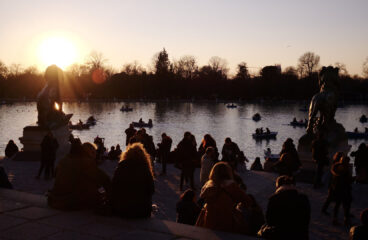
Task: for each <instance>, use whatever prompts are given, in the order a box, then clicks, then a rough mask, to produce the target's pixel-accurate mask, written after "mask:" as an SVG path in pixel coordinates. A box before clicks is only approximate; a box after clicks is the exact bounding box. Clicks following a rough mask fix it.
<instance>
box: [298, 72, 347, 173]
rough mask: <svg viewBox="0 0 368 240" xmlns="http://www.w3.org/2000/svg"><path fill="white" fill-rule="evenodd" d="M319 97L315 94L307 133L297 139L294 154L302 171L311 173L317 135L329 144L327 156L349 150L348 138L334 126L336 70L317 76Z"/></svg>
mask: <svg viewBox="0 0 368 240" xmlns="http://www.w3.org/2000/svg"><path fill="white" fill-rule="evenodd" d="M318 84H319V88H320V91H319V93H316V94H315V95H314V96H313V98H312V100H311V102H310V106H309V121H308V126H307V133H306V134H305V135H303V136H302V137H301V138H300V139H299V144H298V152H299V156H300V159H301V160H302V163H303V168H304V169H311V168H312V169H314V167H315V166H314V162H313V160H312V149H311V146H312V141H313V140H314V138H315V136H316V135H317V134H318V133H319V132H323V136H324V137H325V139H326V140H327V141H328V143H329V154H330V155H331V156H332V155H333V154H334V153H335V152H337V151H341V152H345V153H347V152H348V151H349V150H350V147H351V146H349V145H348V137H347V134H346V132H345V128H344V126H343V125H342V124H340V123H338V122H336V120H335V112H336V108H337V103H338V99H339V85H340V84H339V69H338V68H334V67H331V66H329V67H323V68H322V70H321V71H320V73H319V81H318Z"/></svg>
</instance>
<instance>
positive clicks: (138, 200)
mask: <svg viewBox="0 0 368 240" xmlns="http://www.w3.org/2000/svg"><path fill="white" fill-rule="evenodd" d="M154 191H155V187H154V182H153V176H152V175H151V172H150V171H149V170H148V168H147V169H145V167H144V166H142V165H141V163H140V162H138V161H135V160H134V159H127V160H123V161H121V162H120V163H119V164H118V166H117V168H116V170H115V173H114V176H113V178H112V192H111V204H112V209H113V213H115V214H116V215H119V216H122V217H128V218H144V217H150V216H151V211H152V195H153V193H154Z"/></svg>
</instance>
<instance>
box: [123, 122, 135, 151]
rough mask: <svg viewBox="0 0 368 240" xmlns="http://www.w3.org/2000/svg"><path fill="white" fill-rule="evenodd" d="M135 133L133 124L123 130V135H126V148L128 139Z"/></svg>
mask: <svg viewBox="0 0 368 240" xmlns="http://www.w3.org/2000/svg"><path fill="white" fill-rule="evenodd" d="M136 132H137V130H135V129H134V126H133V124H130V125H129V128H127V129H125V134H126V140H125V145H126V146H128V144H129V140H130V138H131V137H133V136H134V135H135V133H136Z"/></svg>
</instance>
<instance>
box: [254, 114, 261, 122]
mask: <svg viewBox="0 0 368 240" xmlns="http://www.w3.org/2000/svg"><path fill="white" fill-rule="evenodd" d="M252 119H253V121H256V122H258V121H259V120H261V114H259V113H256V114H254V115H253V117H252Z"/></svg>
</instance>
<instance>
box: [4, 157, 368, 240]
mask: <svg viewBox="0 0 368 240" xmlns="http://www.w3.org/2000/svg"><path fill="white" fill-rule="evenodd" d="M3 165H4V167H5V170H6V171H7V173H8V174H9V178H10V180H11V182H12V183H13V185H14V188H15V189H17V190H21V191H25V192H31V193H36V194H45V193H46V192H47V190H48V189H50V188H51V187H52V185H53V181H52V180H50V181H45V180H42V179H41V180H38V179H35V177H34V176H35V175H36V173H37V170H38V167H39V163H38V162H15V161H10V160H4V161H3ZM115 166H116V162H111V161H107V162H105V163H104V164H102V165H101V166H100V167H101V168H102V169H104V170H105V171H106V172H107V173H108V174H109V175H110V176H111V175H112V173H113V171H114V168H115ZM159 170H160V166H155V172H156V173H159ZM168 173H169V174H168V175H167V176H163V177H162V176H157V177H156V180H155V188H156V192H155V194H154V197H153V202H154V203H155V204H157V206H158V210H157V212H155V213H154V216H153V218H154V219H156V220H157V219H163V220H170V221H175V218H176V212H175V204H176V202H177V201H178V198H179V195H180V193H181V192H180V191H179V171H178V170H177V169H175V168H174V167H173V166H169V167H168ZM156 175H158V174H156ZM195 176H196V177H195V181H196V183H199V172H198V170H196V174H195ZM241 176H242V178H243V180H244V182H245V183H246V185H247V187H248V192H249V193H251V194H253V195H254V196H255V198H256V200H257V201H258V202H259V204H260V205H261V206H262V208H263V209H264V211H265V210H266V207H267V201H268V197H269V196H270V195H271V194H272V193H273V191H274V180H275V178H276V176H275V175H274V174H270V173H263V172H253V171H246V172H243V173H241ZM297 187H298V188H299V189H300V190H301V191H302V192H304V193H305V194H307V195H308V197H309V199H310V202H311V206H312V219H311V225H310V236H311V239H347V238H348V231H347V229H346V228H345V227H343V226H337V227H336V226H332V224H331V222H332V219H331V218H330V217H327V216H324V215H321V214H320V209H321V206H322V203H323V201H324V200H325V198H326V195H327V189H326V188H322V189H318V190H315V189H313V188H312V186H311V185H309V184H303V183H298V184H297ZM197 188H199V186H198V185H197ZM353 198H354V200H353V204H352V211H351V212H352V214H353V215H354V216H355V218H353V219H352V221H353V224H358V223H359V220H358V216H359V213H360V211H361V210H362V209H364V208H367V207H368V185H356V184H354V186H353ZM330 208H331V209H330V211H331V212H332V206H331V207H330ZM339 220H340V222H343V216H342V210H341V211H340V216H339ZM50 231H51V230H50ZM66 236H67V235H66Z"/></svg>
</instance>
